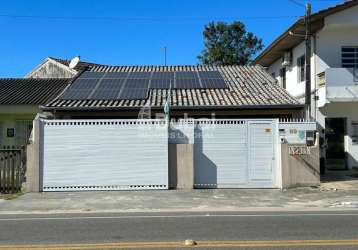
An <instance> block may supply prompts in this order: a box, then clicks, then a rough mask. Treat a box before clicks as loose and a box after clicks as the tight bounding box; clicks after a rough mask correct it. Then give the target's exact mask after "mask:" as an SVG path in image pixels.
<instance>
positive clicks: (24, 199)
mask: <svg viewBox="0 0 358 250" xmlns="http://www.w3.org/2000/svg"><path fill="white" fill-rule="evenodd" d="M355 208H358V190H337V191H334V190H329V191H322V190H320V189H318V188H316V189H314V188H297V189H291V190H286V191H285V190H284V191H281V190H259V189H256V190H253V189H251V190H247V189H230V190H228V189H226V190H224V189H222V190H219V189H216V190H193V191H178V190H167V191H112V192H76V193H75V192H72V193H65V192H64V193H31V194H25V195H23V196H21V197H19V198H17V199H15V200H0V213H1V214H7V213H15V214H16V213H84V212H92V213H94V212H182V211H188V212H209V211H212V212H214V211H315V210H332V211H333V210H341V209H355Z"/></svg>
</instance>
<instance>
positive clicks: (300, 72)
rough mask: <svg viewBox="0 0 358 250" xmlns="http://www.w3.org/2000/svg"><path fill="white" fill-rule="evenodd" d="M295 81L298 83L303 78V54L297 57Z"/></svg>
mask: <svg viewBox="0 0 358 250" xmlns="http://www.w3.org/2000/svg"><path fill="white" fill-rule="evenodd" d="M297 72H298V74H297V81H298V83H300V82H303V81H304V80H305V56H304V55H303V56H300V57H299V58H297Z"/></svg>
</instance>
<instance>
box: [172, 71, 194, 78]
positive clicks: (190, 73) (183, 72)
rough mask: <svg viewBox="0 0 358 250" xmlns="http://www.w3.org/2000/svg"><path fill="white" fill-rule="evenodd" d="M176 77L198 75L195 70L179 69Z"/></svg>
mask: <svg viewBox="0 0 358 250" xmlns="http://www.w3.org/2000/svg"><path fill="white" fill-rule="evenodd" d="M175 76H176V78H177V79H178V78H198V75H197V74H196V72H194V71H179V72H175Z"/></svg>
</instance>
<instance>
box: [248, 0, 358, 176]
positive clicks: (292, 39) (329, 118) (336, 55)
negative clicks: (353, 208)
mask: <svg viewBox="0 0 358 250" xmlns="http://www.w3.org/2000/svg"><path fill="white" fill-rule="evenodd" d="M311 25H312V41H311V48H312V50H311V51H312V54H311V89H312V93H311V97H312V99H311V103H312V105H311V108H312V110H311V114H312V119H315V120H316V121H317V123H318V124H319V127H320V132H321V133H322V135H323V136H325V138H326V142H327V146H326V150H325V154H323V155H325V159H326V160H325V162H326V168H327V169H331V170H336V169H348V168H353V167H358V0H352V1H345V2H344V3H342V4H339V5H336V6H334V7H331V8H328V9H325V10H321V11H319V12H317V13H314V14H313V15H312V16H311ZM304 31H305V23H304V19H303V18H301V19H299V20H298V21H297V22H295V23H294V24H293V25H292V26H291V27H289V28H288V29H287V30H286V31H285V32H284V33H283V34H281V35H280V36H279V37H278V38H277V39H276V40H275V41H273V42H272V43H271V44H270V45H269V46H268V47H267V48H266V49H265V50H264V51H263V52H262V53H261V54H260V55H259V56H258V57H257V58H256V59H255V61H254V63H255V64H260V65H262V66H264V67H266V68H267V70H268V72H269V73H270V74H271V75H273V76H274V77H275V78H276V79H277V82H278V84H280V85H281V86H283V87H284V88H285V89H287V90H288V92H289V93H290V94H292V95H293V96H295V97H297V98H298V99H300V100H302V102H304V100H305V42H304Z"/></svg>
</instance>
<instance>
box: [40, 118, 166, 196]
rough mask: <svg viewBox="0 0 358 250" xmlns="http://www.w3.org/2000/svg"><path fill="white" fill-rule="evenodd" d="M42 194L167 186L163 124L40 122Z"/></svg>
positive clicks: (132, 121) (137, 121)
mask: <svg viewBox="0 0 358 250" xmlns="http://www.w3.org/2000/svg"><path fill="white" fill-rule="evenodd" d="M40 145H41V154H42V155H41V160H42V162H41V171H42V175H41V176H42V189H43V191H74V190H126V189H167V188H168V128H167V124H166V122H165V121H163V120H42V121H41V144H40Z"/></svg>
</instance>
